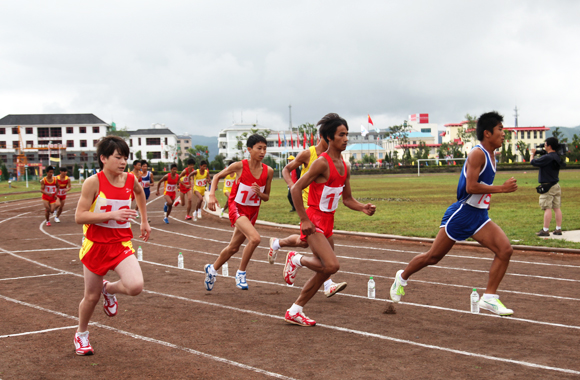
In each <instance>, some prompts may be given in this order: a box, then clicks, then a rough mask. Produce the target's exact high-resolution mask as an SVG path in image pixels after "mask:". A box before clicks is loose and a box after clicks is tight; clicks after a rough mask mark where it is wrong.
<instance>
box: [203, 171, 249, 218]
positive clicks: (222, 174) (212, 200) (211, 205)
mask: <svg viewBox="0 0 580 380" xmlns="http://www.w3.org/2000/svg"><path fill="white" fill-rule="evenodd" d="M243 168H244V163H243V162H242V161H238V162H234V163H233V164H231V165H230V166H228V167H227V168H225V169H224V170H222V171H221V172H219V173H218V174H216V175H214V176H213V179H212V181H211V189H210V191H209V195H208V203H207V207H208V208H209V209H210V210H211V211H215V204H216V203H217V200H216V198H215V189H217V187H218V183H219V181H220V179H221V178H225V177H226V176H227V175H229V174H232V173H238V172H239V175H236V177H237V178H239V176H240V175H241V172H242V169H243Z"/></svg>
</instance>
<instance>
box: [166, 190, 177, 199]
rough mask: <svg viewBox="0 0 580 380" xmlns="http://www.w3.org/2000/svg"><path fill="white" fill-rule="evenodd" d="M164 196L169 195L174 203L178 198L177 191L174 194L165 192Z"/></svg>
mask: <svg viewBox="0 0 580 380" xmlns="http://www.w3.org/2000/svg"><path fill="white" fill-rule="evenodd" d="M163 195H169V198H171V200H172V201H174V200H175V197H176V196H177V193H176V192H175V191H172V192H165V193H163Z"/></svg>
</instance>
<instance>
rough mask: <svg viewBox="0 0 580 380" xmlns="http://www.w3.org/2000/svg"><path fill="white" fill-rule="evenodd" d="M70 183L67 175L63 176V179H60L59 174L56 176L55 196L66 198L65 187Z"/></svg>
mask: <svg viewBox="0 0 580 380" xmlns="http://www.w3.org/2000/svg"><path fill="white" fill-rule="evenodd" d="M69 183H70V178H69V177H68V176H65V177H64V179H60V176H58V177H56V184H57V188H58V189H57V193H56V196H57V197H59V198H61V199H64V198H66V188H67V187H68V184H69Z"/></svg>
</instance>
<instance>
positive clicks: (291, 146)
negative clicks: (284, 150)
mask: <svg viewBox="0 0 580 380" xmlns="http://www.w3.org/2000/svg"><path fill="white" fill-rule="evenodd" d="M290 148H294V140H293V139H292V132H290Z"/></svg>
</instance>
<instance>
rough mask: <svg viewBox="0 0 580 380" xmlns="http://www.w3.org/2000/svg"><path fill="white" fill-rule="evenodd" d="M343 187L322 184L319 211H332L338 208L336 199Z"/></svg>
mask: <svg viewBox="0 0 580 380" xmlns="http://www.w3.org/2000/svg"><path fill="white" fill-rule="evenodd" d="M342 189H343V187H342V186H341V187H328V186H324V189H323V190H322V195H321V196H320V204H319V205H318V208H320V211H324V212H332V211H334V210H336V209H337V208H338V201H339V200H340V196H341V195H342Z"/></svg>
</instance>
